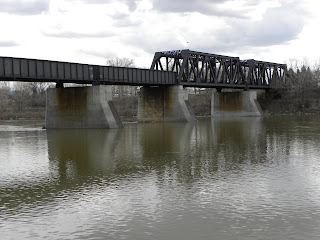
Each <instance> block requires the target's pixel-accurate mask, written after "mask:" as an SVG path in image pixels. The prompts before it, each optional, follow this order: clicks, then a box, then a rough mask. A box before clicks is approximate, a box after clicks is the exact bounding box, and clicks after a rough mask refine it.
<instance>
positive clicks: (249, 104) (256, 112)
mask: <svg viewBox="0 0 320 240" xmlns="http://www.w3.org/2000/svg"><path fill="white" fill-rule="evenodd" d="M261 115H262V110H261V107H260V104H259V102H258V100H257V91H237V92H215V93H213V94H212V97H211V117H231V116H232V117H246V116H261Z"/></svg>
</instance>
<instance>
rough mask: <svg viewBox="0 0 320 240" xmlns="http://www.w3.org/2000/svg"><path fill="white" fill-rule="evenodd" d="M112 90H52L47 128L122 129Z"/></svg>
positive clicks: (105, 87)
mask: <svg viewBox="0 0 320 240" xmlns="http://www.w3.org/2000/svg"><path fill="white" fill-rule="evenodd" d="M119 127H122V123H121V120H120V118H119V116H118V113H117V111H116V109H115V107H114V105H113V102H112V91H111V87H110V86H103V85H100V86H91V87H70V88H49V89H48V90H47V107H46V128H119Z"/></svg>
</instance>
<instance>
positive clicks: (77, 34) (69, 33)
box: [42, 31, 114, 38]
mask: <svg viewBox="0 0 320 240" xmlns="http://www.w3.org/2000/svg"><path fill="white" fill-rule="evenodd" d="M42 33H43V35H45V36H47V37H56V38H108V37H112V36H113V35H114V34H113V33H109V32H97V33H80V32H72V31H55V32H42Z"/></svg>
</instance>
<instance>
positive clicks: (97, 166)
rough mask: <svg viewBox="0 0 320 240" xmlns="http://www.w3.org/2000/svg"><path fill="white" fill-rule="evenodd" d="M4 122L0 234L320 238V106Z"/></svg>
mask: <svg viewBox="0 0 320 240" xmlns="http://www.w3.org/2000/svg"><path fill="white" fill-rule="evenodd" d="M41 126H42V123H39V122H15V121H9V122H8V121H6V122H0V238H1V239H2V240H4V239H137V240H143V239H156V240H157V239H175V240H178V239H184V240H185V239H219V240H223V239H234V240H239V239H240V240H241V239H246V240H248V239H249V240H250V239H252V240H257V239H290V240H292V239H308V240H313V239H314V240H316V239H317V240H318V239H320V117H319V116H272V117H271V116H270V117H258V118H256V117H251V118H240V119H210V118H209V119H200V120H198V122H197V123H165V124H162V123H156V124H128V125H125V127H124V128H123V129H106V130H101V129H99V130H44V129H42V128H41Z"/></svg>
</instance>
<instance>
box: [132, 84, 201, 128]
mask: <svg viewBox="0 0 320 240" xmlns="http://www.w3.org/2000/svg"><path fill="white" fill-rule="evenodd" d="M137 118H138V121H139V122H166V121H190V122H191V121H195V120H196V117H195V115H194V113H193V111H192V109H191V106H190V103H189V101H188V92H187V90H185V89H184V88H183V87H182V86H164V87H143V88H141V89H140V93H139V98H138V116H137Z"/></svg>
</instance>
